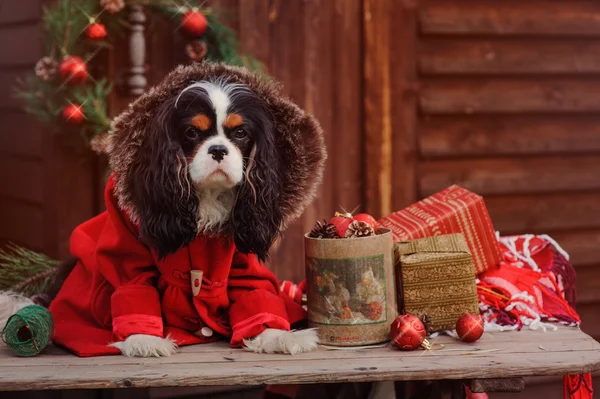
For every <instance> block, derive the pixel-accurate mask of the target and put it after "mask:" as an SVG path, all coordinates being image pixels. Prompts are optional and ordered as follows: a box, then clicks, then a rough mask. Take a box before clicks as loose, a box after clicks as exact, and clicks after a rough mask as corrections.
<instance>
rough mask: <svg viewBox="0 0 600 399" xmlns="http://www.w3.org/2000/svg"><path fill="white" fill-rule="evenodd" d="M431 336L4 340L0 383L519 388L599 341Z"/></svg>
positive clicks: (584, 365) (574, 333)
mask: <svg viewBox="0 0 600 399" xmlns="http://www.w3.org/2000/svg"><path fill="white" fill-rule="evenodd" d="M431 342H432V343H433V344H434V350H431V351H425V350H416V351H412V352H402V351H398V350H394V349H391V348H390V347H380V348H374V349H373V348H372V349H359V350H328V349H324V348H322V349H320V350H318V351H316V352H312V353H306V354H302V355H298V356H289V355H267V354H255V353H250V352H247V351H245V350H242V349H232V348H230V347H229V346H228V344H227V343H225V342H220V343H215V344H208V345H194V346H188V347H183V348H180V349H179V351H178V353H177V354H175V355H174V356H171V357H169V358H161V359H158V358H126V357H124V356H103V357H91V358H78V357H76V356H74V355H71V354H70V353H68V352H66V351H64V350H63V349H60V348H57V347H53V346H51V347H49V348H47V349H46V350H45V351H44V353H42V354H41V355H39V356H37V357H33V358H19V357H16V356H14V355H13V354H12V352H10V350H9V349H8V348H6V347H5V346H3V347H2V349H1V350H0V390H4V391H6V390H10V391H12V390H44V389H76V388H90V389H91V388H133V387H138V388H139V387H189V386H203V385H262V384H295V383H299V384H308V383H333V382H359V381H384V380H393V381H415V380H429V381H431V380H450V381H460V382H465V383H467V384H470V386H471V387H472V388H473V389H475V390H477V391H497V390H502V391H511V390H512V391H516V390H520V389H522V388H523V380H522V377H524V376H545V375H565V374H580V373H584V372H588V371H595V370H599V369H600V344H599V343H598V342H596V341H595V340H593V339H592V338H590V337H589V336H588V335H586V334H584V333H583V332H582V331H580V330H579V329H576V328H567V327H560V328H559V331H557V332H550V331H549V332H546V333H544V332H542V331H529V330H527V331H520V332H504V333H486V334H485V335H484V336H483V337H482V338H481V339H480V340H479V341H478V342H475V343H473V344H466V343H461V342H459V341H457V340H455V339H453V338H450V337H446V336H442V337H437V338H435V339H433V340H431Z"/></svg>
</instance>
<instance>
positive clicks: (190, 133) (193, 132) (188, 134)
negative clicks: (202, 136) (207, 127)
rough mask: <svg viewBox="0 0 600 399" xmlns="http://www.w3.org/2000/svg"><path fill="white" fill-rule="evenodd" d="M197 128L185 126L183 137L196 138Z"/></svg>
mask: <svg viewBox="0 0 600 399" xmlns="http://www.w3.org/2000/svg"><path fill="white" fill-rule="evenodd" d="M198 135H199V133H198V129H195V128H193V127H190V128H187V129H186V131H185V138H186V139H188V140H196V139H197V138H198Z"/></svg>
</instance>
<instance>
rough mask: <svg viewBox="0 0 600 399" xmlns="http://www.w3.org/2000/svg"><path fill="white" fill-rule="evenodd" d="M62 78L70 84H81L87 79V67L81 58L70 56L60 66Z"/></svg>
mask: <svg viewBox="0 0 600 399" xmlns="http://www.w3.org/2000/svg"><path fill="white" fill-rule="evenodd" d="M58 71H59V73H60V76H61V77H62V78H63V80H65V81H66V82H67V83H69V84H79V83H83V82H85V80H86V79H87V76H88V73H87V65H86V64H85V62H84V61H83V60H82V59H81V57H77V56H70V57H67V58H65V59H64V60H62V62H61V63H60V65H59V66H58Z"/></svg>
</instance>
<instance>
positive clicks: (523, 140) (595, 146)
mask: <svg viewBox="0 0 600 399" xmlns="http://www.w3.org/2000/svg"><path fill="white" fill-rule="evenodd" d="M419 148H420V150H421V154H422V155H423V156H424V157H426V158H435V157H453V158H454V157H465V156H474V157H475V156H477V157H492V156H499V155H519V156H526V155H548V154H575V153H598V152H600V117H597V116H594V115H589V116H588V115H564V116H555V115H544V116H540V115H538V116H516V115H503V116H494V115H468V116H467V115H448V116H426V117H424V118H423V119H421V124H420V129H419Z"/></svg>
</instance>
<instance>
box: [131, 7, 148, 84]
mask: <svg viewBox="0 0 600 399" xmlns="http://www.w3.org/2000/svg"><path fill="white" fill-rule="evenodd" d="M128 19H129V23H130V24H131V33H130V35H129V62H130V67H129V74H128V76H127V91H128V94H130V95H132V96H139V95H141V94H142V93H144V90H145V89H146V84H147V80H146V76H145V75H144V72H145V68H144V64H145V62H146V39H145V37H144V22H146V15H145V14H144V9H143V7H142V6H140V5H132V6H130V7H129V18H128Z"/></svg>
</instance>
